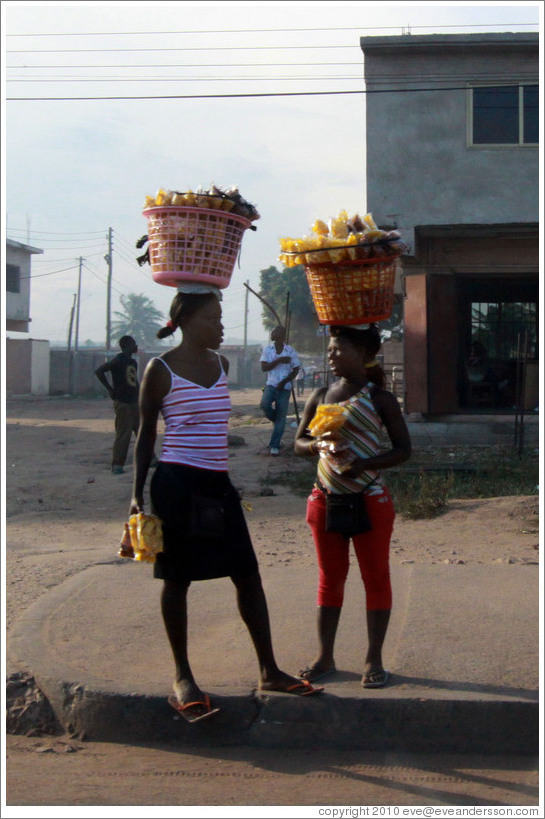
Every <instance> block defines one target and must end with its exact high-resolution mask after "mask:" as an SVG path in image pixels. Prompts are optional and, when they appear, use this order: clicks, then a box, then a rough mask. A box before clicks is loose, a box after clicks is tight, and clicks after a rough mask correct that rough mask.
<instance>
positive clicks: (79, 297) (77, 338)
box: [74, 256, 83, 353]
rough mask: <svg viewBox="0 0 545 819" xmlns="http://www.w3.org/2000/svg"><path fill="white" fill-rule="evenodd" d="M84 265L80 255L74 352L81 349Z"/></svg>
mask: <svg viewBox="0 0 545 819" xmlns="http://www.w3.org/2000/svg"><path fill="white" fill-rule="evenodd" d="M82 265H83V258H82V257H81V256H80V257H79V271H78V300H77V307H76V338H75V341H74V352H76V353H77V352H78V349H79V306H80V301H81V268H82Z"/></svg>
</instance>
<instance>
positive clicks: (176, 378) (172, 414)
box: [158, 356, 231, 472]
mask: <svg viewBox="0 0 545 819" xmlns="http://www.w3.org/2000/svg"><path fill="white" fill-rule="evenodd" d="M158 360H159V361H162V362H163V364H164V365H165V367H166V368H167V370H168V371H169V373H170V379H171V383H170V391H169V392H168V393H167V395H165V397H164V398H163V403H162V405H161V414H162V416H163V420H164V422H165V434H164V438H163V447H162V450H161V458H160V460H161V461H165V462H166V463H169V464H185V465H186V466H195V467H198V468H199V469H210V470H213V471H214V472H227V469H228V467H227V423H228V420H229V413H230V411H231V398H230V396H229V391H228V389H227V376H226V374H225V372H224V369H223V367H222V365H221V359H220V357H219V356H218V361H219V363H220V368H221V372H220V375H219V378H218V380H217V381H216V383H215V384H212V386H211V387H208V388H206V387H201V386H200V384H195V383H193V381H188V380H187V379H185V378H182V377H181V376H180V375H176V373H173V372H172V370H171V369H170V367H169V366H168V364H167V363H166V362H165V360H164V359H162V358H159V359H158Z"/></svg>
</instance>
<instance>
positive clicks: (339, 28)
mask: <svg viewBox="0 0 545 819" xmlns="http://www.w3.org/2000/svg"><path fill="white" fill-rule="evenodd" d="M497 25H498V24H497V23H470V24H464V23H447V24H443V23H441V24H436V25H430V24H428V25H425V26H420V25H419V26H410V25H407V26H399V25H397V26H393V25H390V26H327V27H324V28H322V27H314V26H307V27H304V28H294V27H293V26H289V28H228V29H186V30H184V31H85V32H81V31H69V32H44V31H40V32H28V33H25V32H23V33H14V32H12V33H11V34H7V35H6V37H133V36H138V35H145V36H146V37H151V36H155V35H164V34H166V35H171V36H174V35H178V34H263V33H266V34H274V33H281V32H283V31H290V32H291V31H295V32H302V31H304V32H310V31H327V32H329V31H385V30H387V31H391V30H392V29H394V30H397V29H399V28H401V29H402V31H405V29H409V30H410V31H412V30H417V29H418V30H420V29H437V28H495V27H497ZM535 25H536V23H502V26H503V27H506V28H507V27H512V26H535Z"/></svg>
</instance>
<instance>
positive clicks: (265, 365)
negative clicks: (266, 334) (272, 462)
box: [260, 325, 301, 455]
mask: <svg viewBox="0 0 545 819" xmlns="http://www.w3.org/2000/svg"><path fill="white" fill-rule="evenodd" d="M285 338H286V331H285V329H284V327H282V326H281V325H277V326H276V327H275V328H274V330H273V331H272V333H271V341H272V344H268V345H267V346H266V347H264V348H263V353H262V354H261V358H260V361H261V370H262V372H264V373H267V383H266V385H265V388H264V390H263V397H262V399H261V409H262V410H263V412H264V413H265V415H266V417H267V418H268V419H269V421H272V422H273V424H274V426H273V430H272V434H271V440H270V441H269V451H270V453H271V455H279V454H280V442H281V441H282V435H283V434H284V428H285V426H286V416H287V414H288V407H289V403H290V393H291V388H292V385H291V382H292V380H293V379H294V378H295V376H296V375H297V373H298V372H299V368H300V366H301V362H300V361H299V358H298V356H297V353H296V352H295V350H294V349H293V347H290V346H289V344H285V343H284V340H285Z"/></svg>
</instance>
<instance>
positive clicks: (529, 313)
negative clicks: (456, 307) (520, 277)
mask: <svg viewBox="0 0 545 819" xmlns="http://www.w3.org/2000/svg"><path fill="white" fill-rule="evenodd" d="M525 338H526V340H527V350H528V355H529V357H530V358H537V349H538V316H537V304H536V302H531V301H530V302H521V301H504V302H481V301H474V302H472V303H471V340H472V341H479V342H480V343H481V344H483V345H484V348H485V349H486V352H487V354H488V357H489V358H490V359H495V360H496V361H509V360H511V359H516V358H517V351H519V350H520V345H523V344H524V340H525Z"/></svg>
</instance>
